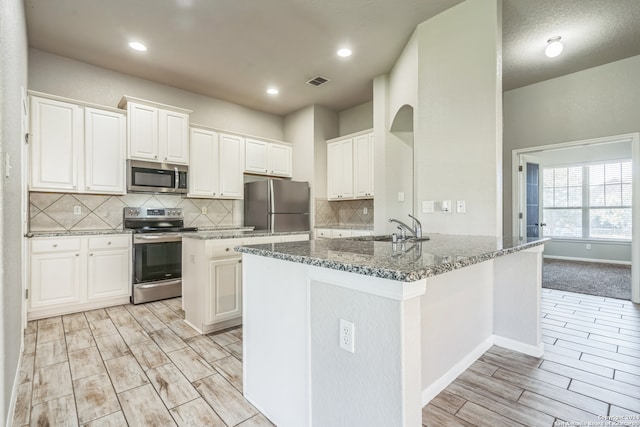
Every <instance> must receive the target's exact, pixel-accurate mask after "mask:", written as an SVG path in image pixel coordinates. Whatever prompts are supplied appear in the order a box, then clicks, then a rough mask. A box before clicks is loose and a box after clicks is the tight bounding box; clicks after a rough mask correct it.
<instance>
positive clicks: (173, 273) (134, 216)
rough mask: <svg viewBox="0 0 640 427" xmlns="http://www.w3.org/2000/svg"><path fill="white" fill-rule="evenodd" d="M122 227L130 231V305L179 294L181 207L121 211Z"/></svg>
mask: <svg viewBox="0 0 640 427" xmlns="http://www.w3.org/2000/svg"><path fill="white" fill-rule="evenodd" d="M123 217H124V228H125V229H130V230H132V232H133V275H132V291H131V302H132V303H133V304H140V303H143V302H149V301H157V300H161V299H166V298H174V297H179V296H181V295H182V235H181V234H180V233H184V232H190V231H191V232H193V231H198V229H197V228H195V227H185V226H184V217H183V215H182V209H181V208H124V213H123Z"/></svg>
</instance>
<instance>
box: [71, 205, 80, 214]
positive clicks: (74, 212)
mask: <svg viewBox="0 0 640 427" xmlns="http://www.w3.org/2000/svg"><path fill="white" fill-rule="evenodd" d="M73 214H74V215H82V208H81V207H80V206H74V207H73Z"/></svg>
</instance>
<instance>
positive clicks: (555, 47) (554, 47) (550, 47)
mask: <svg viewBox="0 0 640 427" xmlns="http://www.w3.org/2000/svg"><path fill="white" fill-rule="evenodd" d="M561 38H562V37H560V36H555V37H551V38H550V39H549V40H547V48H546V49H545V50H544V54H545V55H547V56H548V57H549V58H555V57H556V56H558V55H560V53H561V52H562V43H560V39H561Z"/></svg>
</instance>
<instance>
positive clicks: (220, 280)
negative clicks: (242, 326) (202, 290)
mask: <svg viewBox="0 0 640 427" xmlns="http://www.w3.org/2000/svg"><path fill="white" fill-rule="evenodd" d="M236 254H237V253H236ZM206 300H207V315H206V317H205V321H206V322H207V323H217V322H222V321H225V320H231V319H236V318H239V317H241V316H242V257H239V256H234V257H232V258H227V259H219V260H215V261H210V262H209V287H208V295H207V298H206Z"/></svg>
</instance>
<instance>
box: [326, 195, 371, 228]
mask: <svg viewBox="0 0 640 427" xmlns="http://www.w3.org/2000/svg"><path fill="white" fill-rule="evenodd" d="M365 208H366V211H367V213H366V214H365V213H364V211H365ZM315 225H316V227H324V226H331V225H346V226H358V227H362V226H371V227H373V200H372V199H364V200H341V201H339V202H334V201H328V200H327V199H315Z"/></svg>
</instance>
